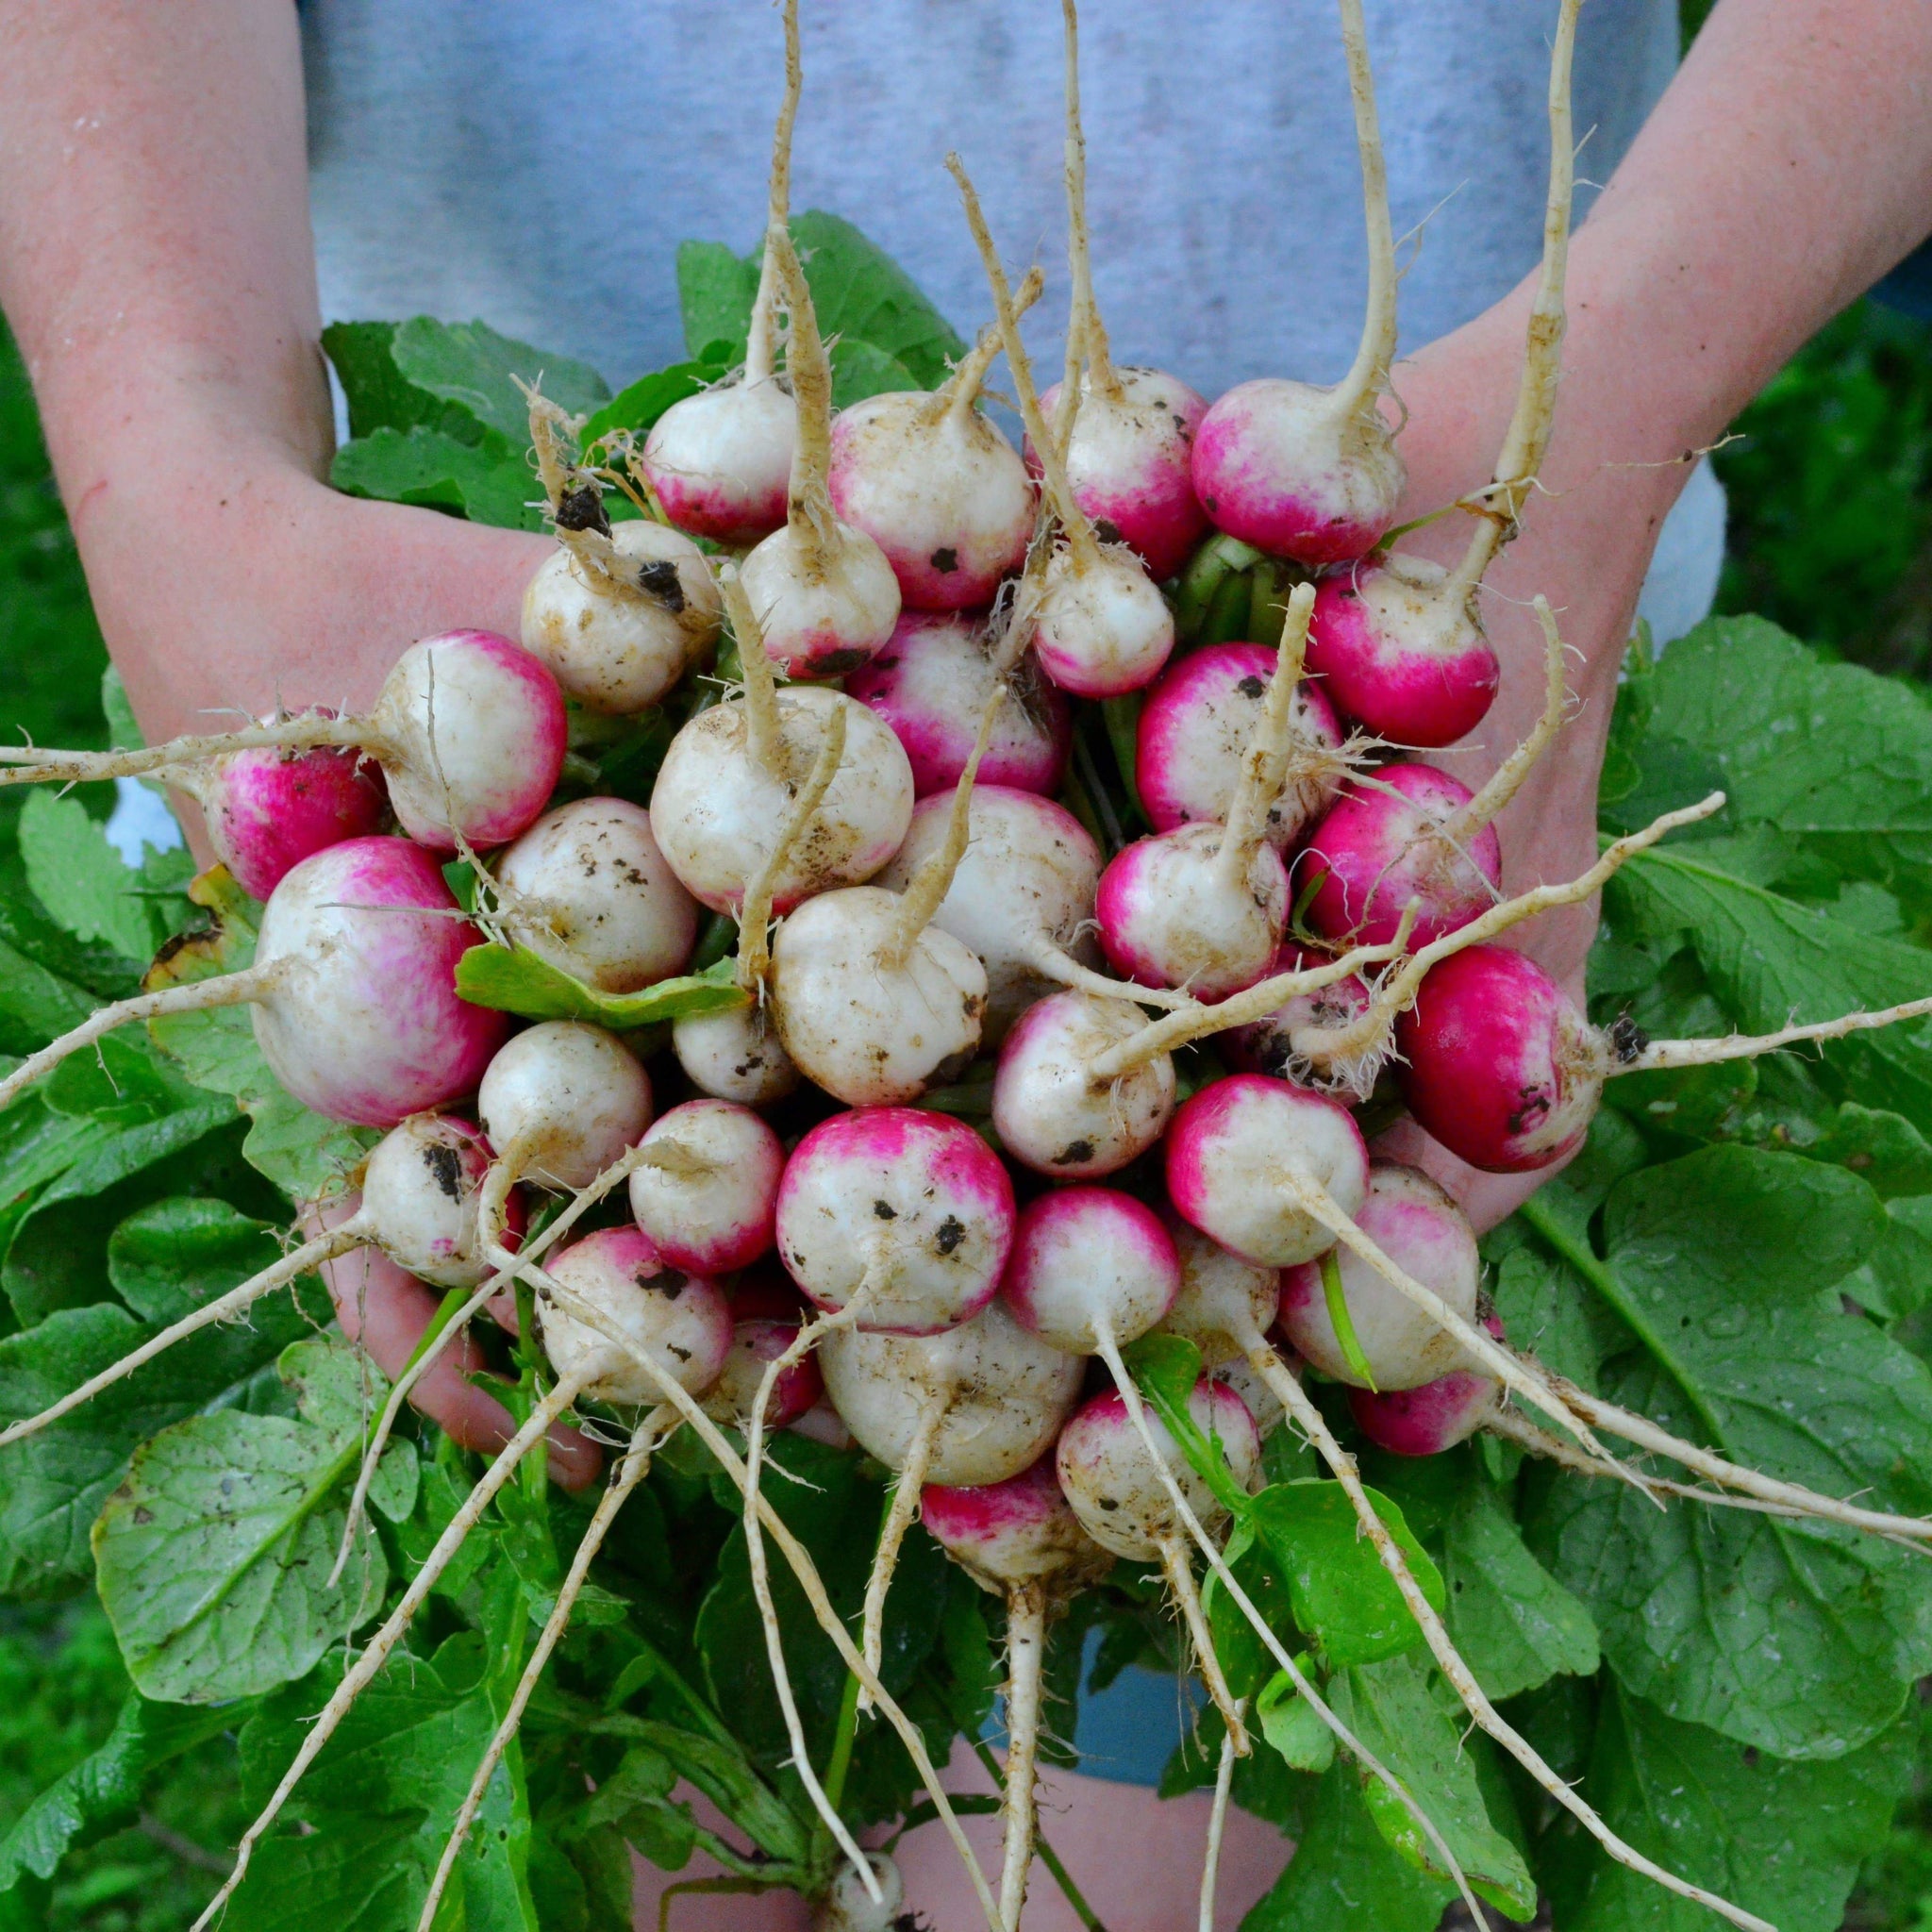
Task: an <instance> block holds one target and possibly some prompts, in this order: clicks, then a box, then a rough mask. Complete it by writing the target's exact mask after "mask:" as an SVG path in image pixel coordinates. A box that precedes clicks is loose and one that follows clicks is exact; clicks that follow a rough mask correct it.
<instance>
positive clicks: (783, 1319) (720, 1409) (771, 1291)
mask: <svg viewBox="0 0 1932 1932" xmlns="http://www.w3.org/2000/svg"><path fill="white" fill-rule="evenodd" d="M640 1172H642V1170H640ZM730 1301H731V1352H730V1354H729V1355H727V1356H726V1357H725V1358H724V1368H723V1369H722V1370H720V1371H719V1374H718V1379H717V1381H716V1382H714V1383H713V1384H712V1385H711V1392H710V1393H709V1394H708V1396H706V1398H705V1412H706V1414H708V1415H709V1416H710V1417H711V1418H712V1419H713V1420H714V1421H716V1422H721V1423H724V1424H725V1425H726V1426H727V1427H742V1426H743V1424H744V1423H745V1420H746V1418H747V1417H748V1416H749V1415H750V1414H751V1408H752V1404H753V1403H754V1402H755V1401H756V1400H757V1398H758V1384H759V1383H760V1382H761V1381H762V1380H763V1379H764V1374H765V1371H766V1369H767V1368H768V1367H769V1366H770V1365H771V1363H773V1362H774V1361H775V1360H776V1359H777V1358H778V1357H780V1356H781V1355H783V1354H784V1353H785V1352H786V1350H787V1349H789V1348H790V1347H791V1344H792V1343H793V1342H795V1341H797V1340H798V1334H799V1330H800V1329H802V1328H803V1327H804V1326H805V1303H804V1301H803V1300H802V1299H801V1297H800V1295H799V1292H798V1291H797V1290H796V1289H795V1288H793V1287H792V1285H791V1283H790V1282H789V1281H783V1280H782V1279H781V1280H777V1281H769V1282H768V1281H766V1280H764V1279H763V1278H762V1277H761V1275H754V1276H752V1277H750V1278H748V1279H747V1280H745V1281H741V1282H740V1283H739V1284H738V1285H737V1287H735V1288H734V1289H733V1290H732V1291H731V1295H730ZM824 1393H825V1383H824V1375H823V1374H821V1373H820V1369H819V1363H818V1357H816V1356H805V1357H801V1358H800V1359H798V1360H797V1361H794V1362H793V1363H792V1364H791V1367H790V1368H788V1369H787V1370H785V1371H784V1372H783V1373H782V1374H780V1375H779V1377H778V1379H777V1381H776V1382H775V1384H774V1386H773V1389H772V1394H771V1400H770V1403H769V1405H768V1406H767V1407H766V1410H765V1426H766V1427H767V1428H768V1429H785V1428H790V1427H791V1425H792V1424H794V1423H797V1422H799V1421H801V1420H802V1419H803V1418H804V1417H806V1416H808V1415H809V1414H810V1413H811V1412H812V1411H813V1409H815V1408H817V1407H819V1405H820V1404H821V1403H822V1402H823V1401H824Z"/></svg>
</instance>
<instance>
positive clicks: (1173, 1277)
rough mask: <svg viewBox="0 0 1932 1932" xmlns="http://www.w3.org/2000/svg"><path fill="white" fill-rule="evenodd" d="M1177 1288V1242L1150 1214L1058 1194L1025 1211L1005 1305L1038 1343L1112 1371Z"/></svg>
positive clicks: (1003, 1291)
mask: <svg viewBox="0 0 1932 1932" xmlns="http://www.w3.org/2000/svg"><path fill="white" fill-rule="evenodd" d="M1180 1287H1181V1264H1180V1259H1179V1257H1178V1256H1177V1255H1176V1254H1175V1253H1174V1239H1173V1237H1172V1236H1171V1235H1170V1234H1169V1233H1168V1231H1167V1229H1166V1228H1165V1227H1163V1226H1162V1225H1161V1224H1160V1217H1159V1216H1158V1214H1156V1213H1155V1212H1154V1210H1153V1209H1152V1208H1148V1207H1145V1206H1143V1205H1142V1204H1141V1202H1139V1201H1137V1200H1135V1199H1134V1197H1133V1196H1132V1195H1131V1194H1123V1193H1119V1192H1117V1191H1114V1190H1113V1189H1111V1188H1094V1187H1078V1188H1061V1189H1058V1190H1056V1191H1054V1192H1052V1193H1049V1194H1042V1195H1041V1196H1040V1198H1039V1199H1038V1200H1036V1201H1033V1202H1031V1203H1029V1204H1028V1205H1027V1207H1026V1208H1024V1209H1023V1210H1022V1212H1021V1215H1020V1221H1019V1225H1018V1227H1017V1228H1016V1230H1015V1232H1014V1236H1013V1255H1012V1259H1011V1260H1009V1261H1008V1263H1007V1273H1006V1278H1005V1280H1004V1281H1003V1282H1002V1283H1001V1286H1000V1298H1001V1300H1002V1301H1003V1302H1004V1303H1005V1304H1006V1307H1007V1310H1008V1313H1009V1314H1010V1315H1011V1316H1012V1317H1013V1319H1014V1320H1015V1321H1016V1322H1018V1323H1019V1324H1020V1325H1021V1326H1022V1327H1023V1328H1025V1329H1026V1330H1028V1331H1029V1332H1030V1333H1032V1334H1034V1335H1037V1336H1039V1337H1040V1339H1041V1341H1045V1342H1048V1343H1050V1344H1051V1345H1052V1346H1053V1347H1055V1348H1059V1349H1065V1350H1066V1351H1067V1352H1068V1353H1069V1354H1070V1355H1097V1356H1099V1357H1101V1358H1102V1359H1103V1360H1105V1361H1106V1362H1107V1364H1108V1368H1109V1369H1113V1368H1114V1364H1115V1362H1116V1361H1118V1359H1119V1352H1120V1350H1121V1349H1122V1348H1124V1347H1125V1346H1126V1344H1127V1343H1128V1342H1130V1341H1138V1340H1139V1339H1140V1337H1141V1336H1142V1335H1144V1334H1146V1332H1147V1331H1148V1330H1149V1329H1150V1328H1152V1327H1154V1326H1156V1325H1157V1324H1158V1323H1160V1322H1161V1321H1163V1320H1164V1319H1165V1318H1166V1316H1167V1313H1168V1311H1169V1309H1171V1308H1172V1307H1174V1297H1175V1296H1176V1295H1177V1294H1178V1293H1179V1292H1180ZM1115 1373H1116V1374H1124V1370H1116V1371H1115Z"/></svg>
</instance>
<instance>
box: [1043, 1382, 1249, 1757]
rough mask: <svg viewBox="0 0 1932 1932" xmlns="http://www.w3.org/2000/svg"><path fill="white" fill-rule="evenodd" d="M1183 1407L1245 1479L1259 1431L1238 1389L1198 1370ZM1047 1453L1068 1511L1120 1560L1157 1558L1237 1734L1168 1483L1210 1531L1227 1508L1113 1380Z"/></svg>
mask: <svg viewBox="0 0 1932 1932" xmlns="http://www.w3.org/2000/svg"><path fill="white" fill-rule="evenodd" d="M1188 1413H1189V1414H1190V1415H1191V1416H1192V1417H1193V1419H1194V1422H1195V1424H1197V1425H1198V1426H1199V1427H1200V1429H1201V1430H1202V1432H1203V1433H1204V1434H1205V1435H1206V1436H1207V1437H1208V1439H1209V1440H1210V1441H1214V1442H1216V1443H1217V1444H1218V1445H1219V1447H1220V1450H1221V1453H1222V1456H1223V1457H1224V1462H1225V1466H1226V1469H1227V1473H1228V1474H1229V1475H1230V1476H1231V1477H1232V1478H1233V1479H1234V1482H1235V1484H1236V1485H1237V1487H1239V1488H1241V1489H1243V1490H1249V1489H1252V1488H1253V1487H1254V1485H1255V1480H1256V1478H1257V1476H1258V1474H1260V1468H1261V1441H1260V1437H1259V1436H1258V1434H1257V1432H1256V1428H1255V1422H1254V1418H1253V1417H1252V1416H1250V1415H1249V1413H1248V1411H1247V1408H1246V1407H1245V1405H1244V1404H1243V1403H1242V1401H1241V1397H1240V1396H1239V1395H1237V1394H1236V1393H1235V1392H1234V1391H1233V1390H1232V1389H1229V1388H1228V1387H1226V1386H1225V1384H1224V1383H1220V1382H1214V1381H1210V1380H1209V1379H1208V1377H1207V1376H1205V1375H1204V1376H1202V1378H1201V1379H1200V1380H1199V1381H1198V1382H1196V1383H1195V1384H1194V1387H1193V1389H1192V1390H1191V1392H1190V1393H1189V1396H1188ZM1150 1444H1151V1445H1152V1452H1151V1453H1150V1447H1149V1445H1150ZM1157 1455H1158V1457H1159V1463H1157V1461H1156V1456H1157ZM1055 1460H1056V1464H1057V1466H1058V1473H1059V1479H1060V1488H1061V1490H1062V1491H1065V1493H1066V1498H1067V1501H1068V1502H1069V1503H1070V1504H1071V1505H1072V1506H1073V1510H1074V1515H1075V1516H1077V1517H1078V1518H1079V1519H1080V1526H1081V1527H1082V1528H1083V1529H1085V1530H1086V1532H1087V1534H1088V1535H1089V1536H1091V1538H1092V1539H1093V1541H1095V1542H1097V1543H1098V1544H1099V1545H1100V1546H1101V1548H1102V1549H1104V1550H1107V1551H1108V1552H1110V1553H1111V1554H1112V1555H1114V1556H1116V1557H1125V1558H1126V1559H1127V1560H1128V1561H1129V1562H1136V1563H1154V1562H1158V1564H1159V1565H1160V1567H1161V1570H1162V1571H1163V1572H1164V1574H1166V1577H1167V1584H1168V1588H1169V1589H1170V1590H1171V1591H1173V1592H1174V1598H1175V1600H1176V1601H1177V1602H1178V1603H1179V1605H1180V1607H1181V1613H1182V1616H1183V1617H1184V1619H1185V1620H1186V1623H1187V1626H1188V1630H1189V1633H1190V1635H1191V1637H1192V1639H1193V1642H1194V1648H1195V1651H1196V1653H1197V1655H1198V1657H1199V1661H1200V1666H1201V1674H1202V1677H1203V1679H1204V1680H1205V1681H1206V1683H1207V1685H1208V1694H1209V1695H1210V1696H1212V1698H1213V1699H1214V1702H1215V1706H1216V1707H1217V1708H1218V1709H1219V1710H1220V1711H1221V1713H1222V1717H1223V1720H1224V1722H1225V1723H1226V1724H1227V1728H1228V1733H1229V1735H1230V1736H1231V1737H1234V1738H1237V1739H1241V1740H1243V1741H1245V1733H1244V1730H1243V1726H1242V1724H1241V1707H1240V1706H1239V1705H1238V1704H1237V1703H1236V1702H1235V1700H1234V1697H1233V1694H1232V1693H1231V1692H1230V1691H1229V1690H1228V1688H1227V1680H1226V1679H1225V1677H1224V1676H1223V1674H1222V1671H1221V1664H1220V1661H1219V1659H1218V1658H1217V1657H1215V1654H1214V1643H1213V1640H1212V1638H1211V1637H1210V1636H1209V1634H1208V1620H1207V1618H1206V1617H1205V1616H1204V1615H1203V1614H1202V1610H1201V1598H1200V1593H1199V1592H1198V1591H1196V1590H1195V1588H1194V1575H1193V1567H1192V1565H1191V1562H1190V1560H1189V1554H1188V1539H1189V1535H1190V1531H1189V1529H1188V1527H1187V1525H1186V1524H1185V1522H1184V1520H1183V1518H1182V1516H1181V1514H1180V1512H1179V1510H1178V1509H1177V1508H1176V1507H1175V1506H1174V1491H1178V1493H1179V1494H1180V1496H1181V1497H1182V1498H1183V1499H1184V1501H1185V1503H1186V1505H1187V1507H1188V1508H1189V1510H1190V1511H1191V1513H1192V1515H1193V1517H1194V1519H1195V1521H1196V1522H1197V1523H1198V1524H1200V1525H1201V1526H1202V1528H1203V1529H1204V1530H1205V1531H1208V1532H1210V1533H1211V1532H1212V1531H1213V1530H1214V1529H1215V1528H1216V1527H1218V1526H1219V1525H1220V1524H1223V1523H1224V1522H1225V1521H1226V1520H1227V1512H1226V1510H1225V1509H1224V1507H1222V1505H1221V1502H1220V1500H1219V1498H1217V1497H1216V1495H1215V1493H1214V1491H1212V1490H1211V1489H1210V1488H1209V1487H1208V1481H1207V1478H1206V1477H1204V1476H1203V1475H1201V1474H1199V1473H1198V1472H1197V1471H1196V1470H1195V1468H1194V1466H1193V1465H1192V1463H1191V1462H1190V1461H1189V1460H1188V1458H1187V1457H1186V1456H1185V1455H1184V1454H1183V1453H1182V1451H1181V1448H1180V1445H1179V1444H1178V1443H1177V1442H1176V1441H1174V1437H1173V1436H1172V1435H1171V1434H1169V1432H1168V1428H1167V1424H1165V1423H1163V1422H1162V1421H1161V1420H1160V1419H1159V1417H1158V1416H1153V1415H1149V1414H1147V1413H1146V1410H1145V1407H1144V1405H1143V1404H1141V1400H1140V1396H1139V1394H1138V1392H1133V1391H1121V1390H1118V1389H1116V1390H1109V1391H1107V1392H1106V1393H1104V1394H1100V1395H1095V1396H1093V1397H1091V1399H1090V1400H1089V1401H1088V1402H1087V1404H1086V1406H1085V1407H1083V1408H1082V1409H1081V1410H1080V1412H1079V1413H1078V1414H1077V1415H1076V1416H1074V1419H1073V1420H1072V1421H1071V1422H1070V1423H1068V1424H1067V1425H1066V1427H1065V1428H1063V1429H1062V1430H1061V1431H1060V1439H1059V1447H1058V1452H1057V1454H1056V1458H1055ZM1161 1465H1164V1467H1162V1466H1161ZM1170 1484H1172V1485H1173V1486H1174V1487H1173V1490H1170V1487H1169V1485H1170Z"/></svg>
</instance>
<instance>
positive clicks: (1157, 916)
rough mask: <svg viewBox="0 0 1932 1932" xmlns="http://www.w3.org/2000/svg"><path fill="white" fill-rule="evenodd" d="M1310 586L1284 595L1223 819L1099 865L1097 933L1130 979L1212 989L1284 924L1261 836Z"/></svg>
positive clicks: (1267, 960) (1278, 880)
mask: <svg viewBox="0 0 1932 1932" xmlns="http://www.w3.org/2000/svg"><path fill="white" fill-rule="evenodd" d="M1313 603H1314V591H1313V590H1312V589H1311V588H1310V587H1309V586H1307V584H1303V585H1300V586H1298V587H1297V588H1296V590H1295V591H1294V592H1293V594H1292V595H1291V597H1290V599H1289V606H1288V615H1287V618H1286V621H1285V622H1284V624H1283V625H1282V632H1281V648H1280V652H1279V654H1278V657H1277V658H1276V666H1275V671H1274V677H1273V679H1272V680H1271V682H1270V684H1269V686H1268V695H1267V698H1266V700H1265V702H1264V704H1263V706H1262V708H1261V710H1260V713H1259V715H1258V716H1257V718H1256V719H1255V722H1254V729H1253V731H1252V732H1251V734H1250V736H1249V740H1248V742H1247V744H1246V746H1245V747H1244V749H1243V754H1242V759H1241V769H1240V775H1239V779H1238V782H1237V783H1236V784H1235V786H1234V788H1233V793H1232V796H1231V797H1230V799H1229V801H1228V806H1227V823H1226V824H1225V825H1218V824H1213V823H1212V822H1211V821H1205V820H1204V821H1200V822H1197V823H1194V824H1181V825H1177V826H1176V827H1175V828H1174V830H1173V831H1171V832H1158V833H1156V834H1155V835H1154V836H1153V837H1152V838H1150V839H1141V840H1137V841H1135V842H1134V843H1133V844H1131V845H1129V846H1127V847H1126V848H1125V849H1124V851H1122V852H1121V853H1120V854H1119V855H1118V856H1117V857H1116V858H1114V860H1113V862H1112V863H1111V864H1110V865H1108V869H1107V871H1106V872H1105V873H1104V874H1101V880H1100V886H1099V890H1098V891H1097V893H1096V894H1095V897H1094V905H1093V910H1094V916H1095V918H1096V919H1097V920H1098V922H1099V924H1100V943H1101V945H1102V947H1103V948H1104V949H1105V951H1106V953H1107V957H1108V959H1109V960H1110V961H1111V962H1112V963H1113V965H1114V966H1115V967H1116V968H1117V969H1118V970H1119V971H1120V972H1122V973H1123V974H1126V975H1127V976H1128V977H1130V978H1134V979H1145V980H1151V981H1152V982H1153V983H1154V984H1155V985H1157V986H1175V987H1178V986H1185V987H1186V988H1187V989H1188V990H1189V991H1191V992H1192V993H1193V994H1195V995H1196V996H1197V997H1198V998H1201V999H1206V1000H1213V999H1219V998H1222V997H1224V996H1225V995H1226V994H1228V993H1231V992H1239V991H1241V988H1243V987H1245V986H1252V985H1253V984H1254V983H1255V981H1257V979H1259V978H1261V977H1262V976H1263V975H1264V974H1266V973H1267V971H1268V969H1269V967H1270V965H1271V964H1272V963H1273V962H1274V955H1275V952H1276V950H1277V949H1278V947H1279V946H1280V944H1281V935H1282V931H1283V928H1284V927H1285V926H1286V924H1287V923H1288V914H1289V903H1290V902H1289V879H1288V867H1287V865H1286V864H1285V863H1284V861H1283V859H1282V858H1281V855H1280V853H1279V852H1278V851H1276V850H1275V847H1274V843H1273V842H1272V839H1271V836H1270V826H1269V819H1270V814H1271V811H1272V810H1273V808H1274V802H1275V801H1276V800H1277V799H1278V798H1279V796H1280V793H1281V789H1282V781H1283V774H1284V773H1285V771H1286V770H1287V766H1288V762H1289V759H1290V757H1291V752H1292V721H1293V703H1292V700H1293V692H1294V688H1295V686H1296V684H1297V683H1298V682H1299V679H1300V676H1301V656H1302V645H1303V643H1304V642H1305V641H1306V639H1307V625H1308V610H1309V608H1310V607H1311V606H1312V604H1313Z"/></svg>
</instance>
